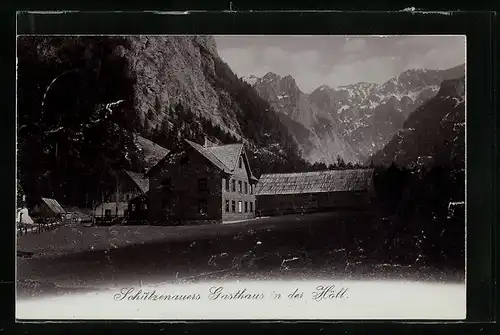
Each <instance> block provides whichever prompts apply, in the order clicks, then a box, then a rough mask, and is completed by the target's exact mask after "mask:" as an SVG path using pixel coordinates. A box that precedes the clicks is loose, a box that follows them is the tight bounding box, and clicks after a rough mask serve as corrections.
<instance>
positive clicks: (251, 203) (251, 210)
mask: <svg viewBox="0 0 500 335" xmlns="http://www.w3.org/2000/svg"><path fill="white" fill-rule="evenodd" d="M250 212H253V202H251V201H250Z"/></svg>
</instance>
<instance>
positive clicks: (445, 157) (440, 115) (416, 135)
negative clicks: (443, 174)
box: [372, 77, 465, 168]
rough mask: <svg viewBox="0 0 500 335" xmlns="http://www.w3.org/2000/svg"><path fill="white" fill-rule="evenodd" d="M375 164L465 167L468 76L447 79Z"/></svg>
mask: <svg viewBox="0 0 500 335" xmlns="http://www.w3.org/2000/svg"><path fill="white" fill-rule="evenodd" d="M372 161H373V163H374V164H375V165H390V164H392V163H393V162H394V163H396V165H399V166H404V167H432V166H445V167H450V166H452V167H460V168H464V167H465V77H462V78H459V79H450V80H445V81H443V83H442V84H441V86H440V89H439V92H438V93H437V95H436V96H435V97H434V98H432V99H430V100H429V101H427V102H425V103H424V104H423V105H422V106H420V107H419V108H417V109H416V110H415V111H414V112H413V113H411V114H410V116H409V117H408V119H407V120H406V121H405V122H404V124H403V127H402V129H401V130H399V131H398V132H397V133H396V134H395V135H394V136H393V138H392V139H391V140H390V141H389V143H387V145H385V147H384V148H383V149H382V150H380V151H379V152H377V153H376V154H374V156H373V157H372Z"/></svg>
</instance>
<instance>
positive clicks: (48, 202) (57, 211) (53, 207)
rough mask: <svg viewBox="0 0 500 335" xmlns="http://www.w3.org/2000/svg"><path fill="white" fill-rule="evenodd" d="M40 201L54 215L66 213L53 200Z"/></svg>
mask: <svg viewBox="0 0 500 335" xmlns="http://www.w3.org/2000/svg"><path fill="white" fill-rule="evenodd" d="M42 201H43V202H44V203H45V204H46V205H47V206H48V207H49V209H50V210H51V211H52V212H54V213H55V214H64V213H66V211H65V210H64V208H63V207H62V206H61V205H60V204H59V203H58V202H57V200H55V199H50V198H42Z"/></svg>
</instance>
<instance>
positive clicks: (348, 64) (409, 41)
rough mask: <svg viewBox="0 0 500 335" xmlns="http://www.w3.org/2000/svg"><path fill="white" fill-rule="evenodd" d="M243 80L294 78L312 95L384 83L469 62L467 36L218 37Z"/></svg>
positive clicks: (222, 50)
mask: <svg viewBox="0 0 500 335" xmlns="http://www.w3.org/2000/svg"><path fill="white" fill-rule="evenodd" d="M215 41H216V43H217V49H218V52H219V55H220V56H221V58H222V59H223V60H224V61H225V62H226V63H227V64H229V66H230V67H231V69H232V70H233V71H234V72H235V73H236V74H237V75H238V76H240V77H242V76H249V75H255V76H258V77H262V76H263V75H265V74H266V73H268V72H274V73H276V74H278V75H281V76H286V75H289V74H290V75H292V77H294V78H295V80H296V83H297V85H298V86H299V88H300V89H301V90H302V91H303V92H306V93H309V92H311V91H313V90H314V89H316V88H317V87H318V86H321V85H328V86H331V87H336V86H340V85H349V84H355V83H358V82H371V83H376V84H382V83H384V82H385V81H387V80H389V79H390V78H392V77H394V76H397V75H398V74H400V73H401V72H404V71H405V70H408V69H419V68H423V69H447V68H451V67H453V66H456V65H459V64H463V63H465V36H432V35H427V36H386V37H380V36H340V35H330V36H328V35H323V36H305V35H303V36H234V35H233V36H215Z"/></svg>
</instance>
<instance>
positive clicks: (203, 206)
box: [198, 199, 207, 214]
mask: <svg viewBox="0 0 500 335" xmlns="http://www.w3.org/2000/svg"><path fill="white" fill-rule="evenodd" d="M198 213H200V214H207V200H206V199H199V200H198Z"/></svg>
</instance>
